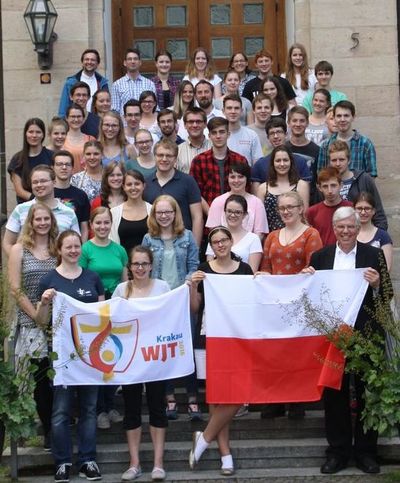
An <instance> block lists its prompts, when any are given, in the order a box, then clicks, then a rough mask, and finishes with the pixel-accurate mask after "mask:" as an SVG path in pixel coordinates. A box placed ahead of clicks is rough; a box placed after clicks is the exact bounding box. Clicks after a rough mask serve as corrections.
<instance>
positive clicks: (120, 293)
mask: <svg viewBox="0 0 400 483" xmlns="http://www.w3.org/2000/svg"><path fill="white" fill-rule="evenodd" d="M152 266H153V252H152V251H151V250H150V249H149V248H147V247H145V246H143V245H137V246H136V247H134V248H133V249H132V250H131V252H130V256H129V262H128V274H129V281H128V282H122V283H120V284H119V285H118V286H117V288H116V289H115V291H114V293H113V295H112V296H113V297H122V298H126V299H132V298H143V297H155V296H156V295H161V294H163V293H165V292H168V291H169V290H170V288H169V285H168V283H167V282H164V281H163V280H159V279H157V278H150V273H151V270H152ZM145 384H146V399H147V405H148V407H149V420H150V435H151V440H152V442H153V448H154V467H153V471H152V472H151V477H152V479H153V480H155V481H162V480H164V479H165V477H166V473H165V470H164V464H163V458H164V443H165V431H166V427H167V426H168V418H167V415H166V412H165V406H164V398H165V381H154V382H146V383H145ZM142 389H143V384H129V385H124V386H122V394H123V397H124V402H125V418H124V427H125V429H126V437H127V440H128V447H129V455H130V463H129V468H128V469H127V470H126V471H125V472H124V473H123V474H122V477H121V479H122V481H131V480H135V479H136V478H139V476H141V474H142V470H141V467H140V460H139V446H140V439H141V435H142V420H141V408H142V392H143V390H142Z"/></svg>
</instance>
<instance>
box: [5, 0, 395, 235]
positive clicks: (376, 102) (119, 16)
mask: <svg viewBox="0 0 400 483" xmlns="http://www.w3.org/2000/svg"><path fill="white" fill-rule="evenodd" d="M27 3H28V0H2V1H1V14H2V50H3V83H4V99H3V100H2V104H3V109H4V119H5V121H4V126H2V127H1V129H3V130H4V139H5V157H4V159H5V162H6V163H7V162H8V161H9V159H10V158H11V156H12V154H13V153H15V152H16V151H18V150H19V149H21V147H22V128H23V125H24V123H25V121H26V119H28V118H30V117H40V118H42V119H43V120H44V121H45V123H46V124H47V123H48V122H49V120H50V119H51V118H52V116H53V115H55V114H56V113H57V109H58V102H59V96H60V92H61V88H62V85H63V83H64V80H65V77H67V76H68V75H71V74H73V73H75V72H77V71H78V70H79V69H80V56H81V53H82V51H83V50H84V49H85V48H88V47H93V48H96V49H98V50H99V51H100V55H101V57H102V60H101V64H100V68H99V71H100V72H101V73H102V74H106V75H107V76H108V78H109V79H113V78H117V77H119V76H120V75H121V72H122V71H121V68H122V59H123V52H124V50H125V48H126V47H128V46H133V44H135V43H136V44H137V45H138V46H139V47H140V48H141V50H142V51H143V52H144V64H143V72H147V71H151V69H152V65H153V64H152V61H151V58H152V56H153V54H154V52H155V51H156V50H157V49H158V48H160V47H166V48H169V49H170V50H172V51H173V54H174V58H176V59H177V60H176V61H174V70H175V71H177V72H181V71H182V70H183V68H184V65H185V63H186V58H187V56H188V55H189V53H190V52H191V51H192V50H193V49H194V48H195V47H197V46H199V45H202V46H204V47H206V48H207V49H209V50H210V51H212V52H213V56H214V57H215V59H216V64H217V69H218V71H220V72H223V71H224V70H226V65H227V62H228V60H229V57H230V55H231V53H233V52H235V51H237V50H244V51H245V52H247V53H248V54H249V55H250V59H251V58H252V54H253V53H254V52H255V51H256V50H258V49H259V48H260V47H265V48H267V49H268V50H271V52H272V53H273V55H274V57H275V69H276V71H278V70H280V71H283V70H284V62H285V57H286V52H287V47H288V46H289V45H290V44H291V43H292V42H294V41H298V42H301V43H303V44H304V45H305V46H306V48H307V50H308V52H309V60H310V64H311V65H314V64H315V63H316V62H317V61H318V60H322V59H326V60H328V61H330V62H331V63H332V64H333V66H334V69H335V74H334V79H333V84H334V86H335V87H336V88H337V89H339V90H341V91H344V92H345V93H346V94H347V95H348V98H349V99H350V100H352V101H353V102H354V103H355V105H356V110H357V118H356V127H357V128H359V129H360V130H361V131H362V133H364V134H366V135H367V136H369V137H370V138H371V139H372V140H373V142H374V143H375V145H376V148H377V152H378V171H379V178H378V180H377V183H378V186H379V189H380V190H381V192H382V195H383V200H384V205H385V208H386V209H387V211H388V215H389V223H390V232H391V234H392V236H393V237H394V239H395V241H396V244H398V242H399V241H400V222H399V217H400V197H399V196H398V194H397V185H398V182H399V179H400V170H399V168H398V159H397V158H398V153H397V145H398V140H399V130H400V120H399V74H398V72H399V60H398V59H399V57H398V26H397V15H398V13H397V7H398V5H397V4H398V2H397V1H396V0H382V1H381V2H376V1H374V0H358V1H356V2H348V1H347V0H264V1H262V0H246V1H241V0H223V1H220V0H219V1H218V2H216V1H206V0H189V1H184V0H170V1H153V2H151V1H150V2H149V1H148V0H132V1H131V0H69V1H68V2H65V1H61V0H53V4H54V6H55V8H56V10H57V12H58V19H57V23H56V26H55V32H56V33H57V35H58V39H57V41H56V42H55V44H54V63H53V66H52V68H51V69H50V70H49V71H48V72H49V73H50V74H51V82H50V83H48V84H41V80H40V74H41V71H40V69H39V67H38V63H37V55H36V53H35V52H34V51H33V45H32V43H31V40H30V37H29V34H28V31H27V28H26V25H25V22H24V19H23V13H24V11H25V8H26V6H27ZM6 184H7V186H6V187H4V185H3V186H1V189H2V192H3V193H4V190H5V189H7V210H8V211H10V210H11V209H12V208H13V206H14V198H15V197H14V193H13V190H12V186H11V185H10V183H9V182H8V180H7V183H6ZM3 205H4V198H3ZM2 211H4V206H3V207H2Z"/></svg>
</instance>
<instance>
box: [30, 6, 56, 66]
mask: <svg viewBox="0 0 400 483" xmlns="http://www.w3.org/2000/svg"><path fill="white" fill-rule="evenodd" d="M57 17H58V14H57V12H56V9H55V8H54V5H53V4H52V2H51V0H29V3H28V6H27V7H26V10H25V13H24V20H25V23H26V26H27V27H28V30H29V35H30V36H31V39H32V43H33V44H34V46H35V50H36V52H37V53H38V63H39V67H40V68H41V69H50V67H51V66H52V64H53V42H54V41H55V40H56V39H57V34H56V33H54V32H53V30H54V25H55V23H56V21H57Z"/></svg>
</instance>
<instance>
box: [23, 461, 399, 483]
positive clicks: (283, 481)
mask: <svg viewBox="0 0 400 483" xmlns="http://www.w3.org/2000/svg"><path fill="white" fill-rule="evenodd" d="M399 470H400V466H396V465H387V466H382V467H381V475H366V474H364V473H362V472H361V471H360V470H358V469H356V468H354V467H350V468H347V469H345V470H343V471H341V472H340V473H339V474H337V475H332V476H329V475H321V474H320V471H319V467H310V468H262V469H245V470H241V469H238V470H237V471H236V474H235V476H234V477H233V478H227V477H221V476H220V475H219V472H217V471H214V470H205V471H200V470H199V471H169V472H168V473H167V478H166V480H165V481H168V482H169V483H174V482H176V483H178V482H179V483H182V482H189V481H190V482H193V483H194V482H196V483H209V482H213V483H227V482H229V483H232V482H243V483H251V482H263V483H264V482H265V483H296V482H299V483H300V482H302V483H304V482H305V481H309V482H312V483H376V482H377V481H378V482H379V481H381V482H382V483H385V482H388V481H398V480H394V479H389V477H390V476H391V475H393V474H395V472H398V471H399ZM70 481H71V483H78V482H79V481H80V482H82V481H83V480H82V479H81V478H79V477H78V476H77V475H71V480H70ZM120 481H121V473H104V472H103V479H102V483H116V482H120ZM135 481H138V482H144V481H152V480H151V476H150V473H144V474H143V475H142V476H141V477H140V478H138V479H137V480H135ZM18 482H19V483H53V482H54V479H53V476H43V475H40V476H29V475H27V476H22V477H20V478H19V479H18Z"/></svg>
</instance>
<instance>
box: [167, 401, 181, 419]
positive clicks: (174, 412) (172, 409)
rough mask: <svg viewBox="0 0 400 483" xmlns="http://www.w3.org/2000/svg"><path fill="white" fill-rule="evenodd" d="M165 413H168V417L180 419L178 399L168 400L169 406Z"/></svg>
mask: <svg viewBox="0 0 400 483" xmlns="http://www.w3.org/2000/svg"><path fill="white" fill-rule="evenodd" d="M165 413H166V415H167V418H168V419H170V420H172V421H174V420H175V419H178V406H177V404H176V401H168V402H167V408H166V410H165Z"/></svg>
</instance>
